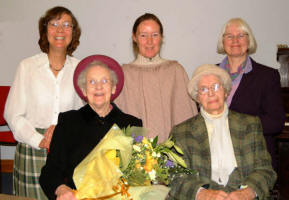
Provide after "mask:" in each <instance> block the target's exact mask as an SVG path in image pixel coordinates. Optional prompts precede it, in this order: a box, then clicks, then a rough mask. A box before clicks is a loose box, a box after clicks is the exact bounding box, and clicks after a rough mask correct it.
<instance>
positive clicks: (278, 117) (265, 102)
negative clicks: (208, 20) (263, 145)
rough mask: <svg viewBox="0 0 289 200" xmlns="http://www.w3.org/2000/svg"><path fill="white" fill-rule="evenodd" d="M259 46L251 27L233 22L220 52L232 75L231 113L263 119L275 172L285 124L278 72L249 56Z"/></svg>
mask: <svg viewBox="0 0 289 200" xmlns="http://www.w3.org/2000/svg"><path fill="white" fill-rule="evenodd" d="M256 49H257V43H256V40H255V37H254V35H253V33H252V31H251V29H250V27H249V25H248V24H247V23H246V22H245V21H244V20H243V19H241V18H233V19H230V20H229V21H228V22H227V23H226V24H225V25H224V27H223V29H222V31H221V34H220V36H219V41H218V45H217V52H218V53H220V54H226V55H227V56H226V57H225V58H224V60H223V61H222V62H221V63H220V67H221V68H223V69H225V70H226V71H228V72H229V74H230V76H231V78H232V81H233V84H232V90H231V92H230V94H229V96H228V98H227V104H228V106H229V108H230V109H231V110H234V111H237V112H241V113H246V114H250V115H256V116H258V117H259V118H260V119H261V122H262V128H263V134H264V136H265V139H266V142H267V148H268V150H269V152H270V154H271V156H272V162H273V166H274V168H275V169H276V158H275V139H274V137H275V135H277V134H278V133H280V131H281V130H282V127H283V125H284V121H285V112H284V108H283V104H282V100H281V92H280V75H279V73H278V71H277V70H275V69H273V68H270V67H267V66H264V65H262V64H259V63H257V62H255V61H254V60H253V59H252V58H251V57H250V56H249V55H250V54H253V53H255V52H256Z"/></svg>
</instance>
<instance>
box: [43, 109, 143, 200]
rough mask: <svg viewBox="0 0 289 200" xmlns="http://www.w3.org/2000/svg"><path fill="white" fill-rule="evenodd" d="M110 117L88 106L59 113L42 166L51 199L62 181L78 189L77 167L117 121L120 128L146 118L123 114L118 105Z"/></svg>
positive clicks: (44, 186)
mask: <svg viewBox="0 0 289 200" xmlns="http://www.w3.org/2000/svg"><path fill="white" fill-rule="evenodd" d="M112 105H113V109H112V110H111V112H110V113H109V114H108V115H107V116H106V117H100V116H98V114H97V113H96V112H95V111H94V110H92V109H91V107H90V106H89V105H85V106H84V107H82V108H80V109H79V110H72V111H68V112H64V113H60V114H59V118H58V124H57V126H56V128H55V131H54V134H53V138H52V141H51V144H50V152H49V154H48V157H47V161H46V165H45V166H44V167H43V168H42V171H41V175H40V185H41V187H42V189H43V191H44V192H45V194H46V195H47V197H48V198H49V199H56V196H55V190H56V188H57V187H58V186H59V185H61V184H66V185H67V186H69V187H71V188H73V189H74V188H75V185H74V182H73V180H72V176H73V171H74V168H75V167H76V166H77V165H78V164H79V163H80V162H81V161H82V160H83V159H84V158H85V157H86V156H87V155H88V154H89V152H90V151H91V150H92V149H93V148H94V147H95V146H96V145H97V144H98V142H99V141H100V140H101V139H102V138H103V136H104V135H105V134H106V133H107V132H108V131H109V129H110V128H111V127H112V125H113V124H114V123H116V124H117V125H118V126H119V128H126V127H127V126H128V125H130V126H142V121H141V120H140V119H138V118H136V117H134V116H131V115H128V114H125V113H123V112H122V111H121V110H120V109H119V108H117V106H116V105H115V104H112Z"/></svg>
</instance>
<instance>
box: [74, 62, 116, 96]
mask: <svg viewBox="0 0 289 200" xmlns="http://www.w3.org/2000/svg"><path fill="white" fill-rule="evenodd" d="M94 66H99V67H102V68H104V69H107V70H108V71H109V74H110V81H111V84H112V86H116V84H117V82H118V79H117V75H116V73H115V72H114V71H113V70H111V69H110V68H109V67H108V66H107V65H106V64H104V63H103V62H100V61H96V60H95V61H92V62H91V63H89V64H88V65H87V66H86V67H85V69H84V70H83V71H82V72H80V74H79V76H78V79H77V85H78V87H79V88H80V89H82V90H85V91H86V74H87V71H88V70H89V69H90V68H91V67H94Z"/></svg>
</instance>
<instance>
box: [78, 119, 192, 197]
mask: <svg viewBox="0 0 289 200" xmlns="http://www.w3.org/2000/svg"><path fill="white" fill-rule="evenodd" d="M145 135H146V131H145V129H144V128H140V127H127V128H126V129H123V130H121V129H119V127H118V126H117V125H113V127H112V128H111V129H110V130H109V132H108V133H107V134H106V135H105V137H104V138H103V139H102V140H101V141H100V142H99V143H98V145H96V147H95V148H94V149H93V150H92V151H91V152H90V153H89V154H88V155H87V156H86V157H85V159H84V160H83V161H81V163H79V165H78V166H77V167H76V168H75V170H74V174H73V180H74V183H75V185H76V188H77V190H76V191H75V196H76V198H77V199H81V200H84V199H85V200H96V199H113V200H114V199H115V200H118V199H133V200H138V199H158V200H161V199H165V197H166V195H167V194H168V192H169V187H166V186H167V185H169V183H170V182H171V181H172V180H173V178H174V177H175V176H182V175H183V174H191V173H193V172H192V171H191V170H189V169H187V166H186V163H185V161H184V160H183V159H182V158H181V157H180V156H178V155H177V153H179V154H183V152H182V150H181V149H180V148H179V147H178V146H176V145H175V143H174V141H172V140H171V138H169V139H168V140H167V141H166V142H164V143H161V144H158V143H157V142H158V137H156V138H154V139H151V138H147V137H145Z"/></svg>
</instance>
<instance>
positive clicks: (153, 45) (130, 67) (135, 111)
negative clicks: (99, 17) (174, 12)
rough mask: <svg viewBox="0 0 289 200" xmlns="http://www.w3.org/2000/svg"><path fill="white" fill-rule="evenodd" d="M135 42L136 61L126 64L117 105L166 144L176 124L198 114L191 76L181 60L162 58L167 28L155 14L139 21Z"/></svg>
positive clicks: (135, 31) (140, 18)
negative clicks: (189, 89)
mask: <svg viewBox="0 0 289 200" xmlns="http://www.w3.org/2000/svg"><path fill="white" fill-rule="evenodd" d="M132 40H133V46H134V50H135V55H136V59H135V60H134V61H133V62H131V63H129V64H125V65H123V72H124V76H125V81H124V87H123V90H122V93H121V94H120V96H119V97H118V98H117V99H116V100H115V102H116V103H117V105H118V106H119V107H120V108H121V109H122V110H123V111H124V112H126V113H129V114H131V115H134V116H136V117H138V118H141V119H142V121H143V125H144V127H146V128H147V129H148V130H149V136H150V137H155V136H158V138H159V142H163V141H164V140H166V139H167V138H168V136H169V132H170V130H171V128H172V127H173V126H174V125H176V124H178V123H180V122H182V121H184V120H186V119H188V118H190V117H192V116H194V115H196V113H197V108H196V104H195V102H194V101H192V100H191V99H190V97H189V95H188V92H187V90H186V88H187V83H188V75H187V73H186V71H185V70H184V68H183V67H182V66H181V65H180V64H179V63H178V62H177V61H172V60H166V59H163V58H161V56H160V49H161V45H162V40H163V26H162V24H161V22H160V20H159V19H158V18H157V17H156V16H155V15H154V14H150V13H146V14H144V15H142V16H140V17H139V18H138V19H137V20H136V21H135V23H134V26H133V30H132Z"/></svg>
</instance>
